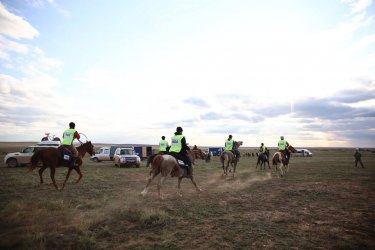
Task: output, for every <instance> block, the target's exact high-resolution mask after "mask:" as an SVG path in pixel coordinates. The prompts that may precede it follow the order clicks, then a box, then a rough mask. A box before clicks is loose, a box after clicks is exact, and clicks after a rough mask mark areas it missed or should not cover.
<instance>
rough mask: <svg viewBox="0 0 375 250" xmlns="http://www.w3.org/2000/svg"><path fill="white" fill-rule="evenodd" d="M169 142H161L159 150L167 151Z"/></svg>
mask: <svg viewBox="0 0 375 250" xmlns="http://www.w3.org/2000/svg"><path fill="white" fill-rule="evenodd" d="M167 147H168V142H167V141H166V140H160V142H159V150H160V151H167Z"/></svg>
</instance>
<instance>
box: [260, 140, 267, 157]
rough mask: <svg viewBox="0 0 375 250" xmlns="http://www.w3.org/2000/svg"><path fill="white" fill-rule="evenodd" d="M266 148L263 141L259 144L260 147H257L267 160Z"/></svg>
mask: <svg viewBox="0 0 375 250" xmlns="http://www.w3.org/2000/svg"><path fill="white" fill-rule="evenodd" d="M266 151H267V148H266V147H265V146H264V144H263V142H262V143H261V144H260V147H259V152H260V153H261V154H263V155H264V157H265V160H266V161H267V160H268V158H267V154H266V153H267V152H266Z"/></svg>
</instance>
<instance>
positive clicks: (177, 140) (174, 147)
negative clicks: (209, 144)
mask: <svg viewBox="0 0 375 250" xmlns="http://www.w3.org/2000/svg"><path fill="white" fill-rule="evenodd" d="M182 131H183V130H182V128H181V127H177V128H176V132H175V133H174V136H172V138H171V147H170V149H169V153H170V154H171V155H173V156H174V157H176V158H177V159H179V160H181V161H183V162H184V163H185V165H187V166H188V167H187V174H188V175H191V168H192V166H191V161H190V158H189V157H188V155H187V150H190V148H189V146H188V145H187V143H186V138H185V136H184V135H182Z"/></svg>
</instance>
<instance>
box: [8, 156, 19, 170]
mask: <svg viewBox="0 0 375 250" xmlns="http://www.w3.org/2000/svg"><path fill="white" fill-rule="evenodd" d="M7 164H8V167H10V168H15V167H17V166H18V162H17V160H16V159H14V158H10V159H9V160H7Z"/></svg>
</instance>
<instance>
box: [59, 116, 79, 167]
mask: <svg viewBox="0 0 375 250" xmlns="http://www.w3.org/2000/svg"><path fill="white" fill-rule="evenodd" d="M75 127H76V125H75V123H74V122H71V123H69V128H68V129H67V130H65V131H64V133H63V136H62V137H63V141H62V145H63V146H64V147H65V148H67V149H69V150H70V152H72V154H73V155H72V167H74V166H75V164H76V160H77V157H78V151H77V149H76V148H75V147H74V145H73V141H74V139H77V140H78V141H79V142H81V141H80V140H79V139H80V138H81V136H80V135H79V134H78V132H77V130H75Z"/></svg>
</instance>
